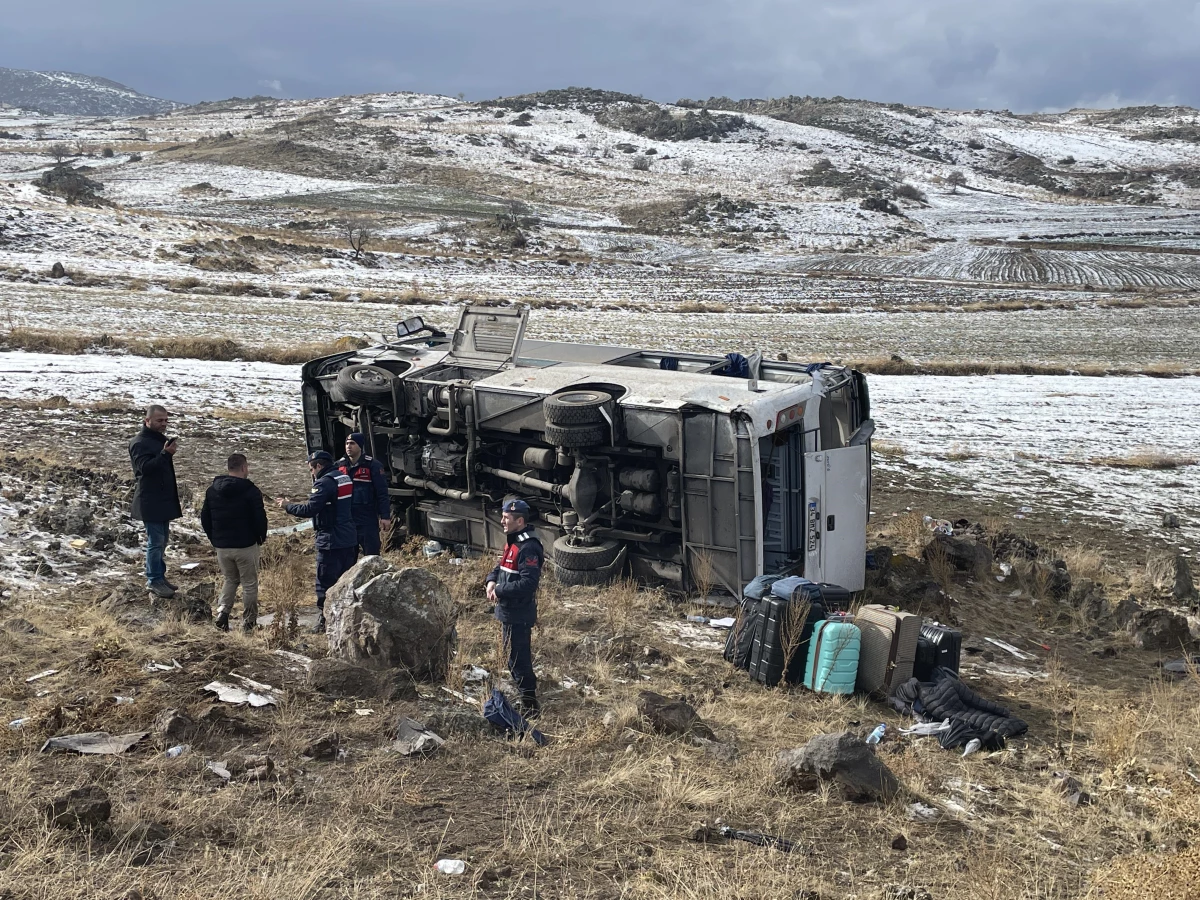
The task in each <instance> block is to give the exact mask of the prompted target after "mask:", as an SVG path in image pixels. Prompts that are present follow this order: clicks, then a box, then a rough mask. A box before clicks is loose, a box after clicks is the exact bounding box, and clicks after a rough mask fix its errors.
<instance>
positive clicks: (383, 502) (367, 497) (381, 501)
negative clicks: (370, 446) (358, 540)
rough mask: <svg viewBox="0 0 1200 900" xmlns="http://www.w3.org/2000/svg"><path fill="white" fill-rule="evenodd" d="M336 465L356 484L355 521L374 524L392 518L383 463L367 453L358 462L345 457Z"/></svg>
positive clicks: (353, 504) (353, 503) (352, 504)
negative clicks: (379, 520)
mask: <svg viewBox="0 0 1200 900" xmlns="http://www.w3.org/2000/svg"><path fill="white" fill-rule="evenodd" d="M335 465H336V466H337V467H338V468H339V469H340V470H341V471H343V472H345V473H346V474H347V475H349V476H350V480H351V481H352V482H353V483H354V500H353V502H352V503H351V509H352V511H353V513H354V521H355V522H359V523H362V524H374V523H375V522H376V520H378V519H390V518H391V517H392V501H391V498H390V497H389V496H388V483H387V476H386V475H384V474H383V463H381V462H380V461H379V460H377V459H375V457H373V456H367V455H366V454H365V453H364V454H363V455H361V456H360V457H359V458H358V462H356V463H352V462H350V458H349V457H347V456H343V457H342V458H341V459H339V460H338V461H337V462H336V463H335Z"/></svg>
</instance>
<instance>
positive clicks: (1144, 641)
mask: <svg viewBox="0 0 1200 900" xmlns="http://www.w3.org/2000/svg"><path fill="white" fill-rule="evenodd" d="M1125 627H1126V629H1127V630H1128V632H1129V636H1130V637H1131V638H1132V639H1133V642H1134V643H1135V644H1136V645H1137V646H1139V647H1141V648H1142V649H1143V650H1179V649H1180V648H1182V647H1187V646H1188V645H1189V644H1191V642H1192V633H1191V631H1190V630H1189V629H1188V621H1187V619H1185V618H1184V617H1183V616H1180V615H1177V614H1175V613H1173V612H1171V611H1170V610H1169V609H1146V610H1143V611H1142V612H1139V613H1137V614H1135V615H1134V616H1133V618H1131V619H1130V620H1129V624H1128V625H1126V626H1125Z"/></svg>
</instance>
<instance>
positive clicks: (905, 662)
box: [854, 604, 921, 696]
mask: <svg viewBox="0 0 1200 900" xmlns="http://www.w3.org/2000/svg"><path fill="white" fill-rule="evenodd" d="M854 624H855V625H857V626H858V627H859V629H861V631H862V646H861V649H860V650H859V654H858V689H859V690H860V691H865V692H866V693H868V694H876V695H880V694H882V695H883V696H887V695H888V694H890V693H891V691H892V688H894V687H896V686H897V685H900V684H903V683H904V682H906V681H908V679H910V678H912V673H913V662H914V661H915V660H916V658H917V638H919V637H920V636H921V617H920V616H918V615H916V614H914V613H907V612H903V611H901V610H896V609H889V608H888V607H886V606H879V605H877V604H869V605H867V606H863V607H860V608H859V610H858V612H857V613H856V614H855V617H854Z"/></svg>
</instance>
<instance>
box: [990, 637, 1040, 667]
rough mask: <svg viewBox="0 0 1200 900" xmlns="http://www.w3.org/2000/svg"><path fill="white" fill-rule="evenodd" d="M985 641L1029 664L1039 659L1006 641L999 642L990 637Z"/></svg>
mask: <svg viewBox="0 0 1200 900" xmlns="http://www.w3.org/2000/svg"><path fill="white" fill-rule="evenodd" d="M984 640H985V641H987V642H988V643H989V644H994V645H995V646H997V647H999V648H1000V649H1001V650H1007V651H1008V652H1009V653H1011V654H1012V655H1013V656H1015V657H1016V658H1017V659H1019V660H1023V661H1025V662H1028V661H1030V660H1034V659H1037V657H1036V656H1034V655H1033V654H1031V653H1026V652H1024V651H1023V650H1018V649H1017V648H1016V647H1014V646H1013V645H1012V644H1009V643H1006V642H1005V641H998V640H996V638H990V637H985V638H984Z"/></svg>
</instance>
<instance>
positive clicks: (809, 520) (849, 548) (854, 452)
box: [804, 445, 868, 591]
mask: <svg viewBox="0 0 1200 900" xmlns="http://www.w3.org/2000/svg"><path fill="white" fill-rule="evenodd" d="M867 462H868V455H867V447H866V446H861V445H860V446H857V447H841V448H839V449H837V450H821V451H818V452H817V453H806V454H805V455H804V497H805V539H804V545H805V557H804V577H805V578H807V579H808V580H809V581H818V582H826V583H829V584H838V585H841V586H842V587H844V588H847V589H849V590H851V591H861V590H862V589H863V587H864V586H865V584H866V558H867V496H868V493H867V491H868V479H867Z"/></svg>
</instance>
